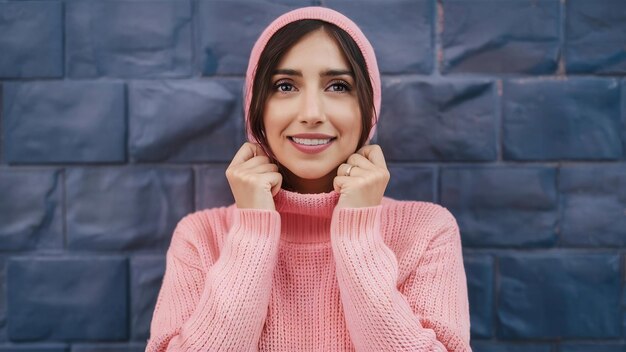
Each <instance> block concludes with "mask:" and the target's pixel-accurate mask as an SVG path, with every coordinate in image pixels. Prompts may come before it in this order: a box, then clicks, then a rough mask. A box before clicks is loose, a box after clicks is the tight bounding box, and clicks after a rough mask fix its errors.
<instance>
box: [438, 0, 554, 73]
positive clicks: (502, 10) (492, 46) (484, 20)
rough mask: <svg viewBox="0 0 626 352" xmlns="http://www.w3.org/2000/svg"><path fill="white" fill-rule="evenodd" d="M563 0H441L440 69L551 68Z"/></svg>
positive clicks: (542, 70)
mask: <svg viewBox="0 0 626 352" xmlns="http://www.w3.org/2000/svg"><path fill="white" fill-rule="evenodd" d="M559 6H560V5H559V1H558V0H543V1H500V0H477V1H467V0H446V1H443V2H442V10H443V33H442V36H441V45H442V48H443V53H442V55H443V58H442V60H443V62H442V64H441V66H442V70H443V71H444V72H446V73H450V72H488V73H531V74H541V73H553V72H555V71H556V68H557V62H558V57H559V26H560V25H559V23H560V20H559Z"/></svg>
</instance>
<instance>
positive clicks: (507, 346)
mask: <svg viewBox="0 0 626 352" xmlns="http://www.w3.org/2000/svg"><path fill="white" fill-rule="evenodd" d="M471 344H472V351H473V352H554V350H553V349H552V346H551V345H549V344H547V343H546V344H538V343H513V342H492V341H480V340H478V341H477V340H472V341H471Z"/></svg>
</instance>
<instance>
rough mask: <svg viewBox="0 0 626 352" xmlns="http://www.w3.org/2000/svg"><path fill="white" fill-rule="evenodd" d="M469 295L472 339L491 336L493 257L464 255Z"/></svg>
mask: <svg viewBox="0 0 626 352" xmlns="http://www.w3.org/2000/svg"><path fill="white" fill-rule="evenodd" d="M463 261H464V265H465V272H466V275H467V287H468V295H469V307H470V318H471V324H470V326H471V333H472V337H474V338H476V337H477V338H490V337H492V336H493V304H494V303H493V301H494V298H493V257H491V256H489V255H480V254H475V255H464V257H463Z"/></svg>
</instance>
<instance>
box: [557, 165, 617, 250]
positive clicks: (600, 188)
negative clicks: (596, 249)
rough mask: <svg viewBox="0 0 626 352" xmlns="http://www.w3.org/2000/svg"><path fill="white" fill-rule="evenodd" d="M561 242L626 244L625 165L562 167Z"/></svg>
mask: <svg viewBox="0 0 626 352" xmlns="http://www.w3.org/2000/svg"><path fill="white" fill-rule="evenodd" d="M559 191H560V192H561V208H562V212H563V215H562V226H561V229H562V230H561V231H562V234H561V244H563V245H571V246H585V247H592V246H626V166H620V165H606V166H604V165H602V166H600V165H594V166H572V167H563V168H562V169H561V171H560V175H559Z"/></svg>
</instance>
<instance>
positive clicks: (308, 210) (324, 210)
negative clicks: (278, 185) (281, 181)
mask: <svg viewBox="0 0 626 352" xmlns="http://www.w3.org/2000/svg"><path fill="white" fill-rule="evenodd" d="M338 201H339V193H337V192H335V191H330V192H328V193H311V194H303V193H297V192H292V191H288V190H285V189H281V190H280V191H278V193H277V194H276V196H274V204H275V205H276V210H277V211H278V212H279V213H291V214H302V215H308V216H313V217H322V218H330V217H332V215H333V210H334V209H335V206H336V205H337V202H338Z"/></svg>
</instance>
